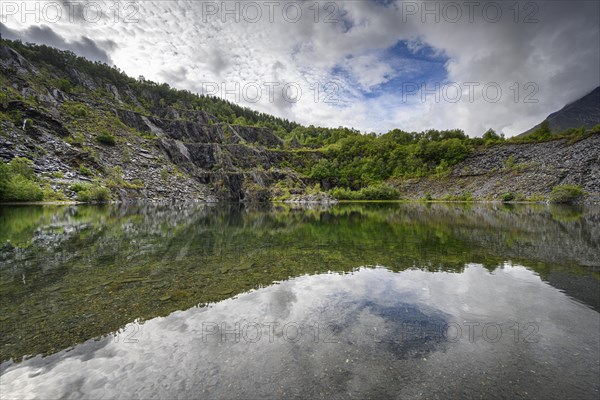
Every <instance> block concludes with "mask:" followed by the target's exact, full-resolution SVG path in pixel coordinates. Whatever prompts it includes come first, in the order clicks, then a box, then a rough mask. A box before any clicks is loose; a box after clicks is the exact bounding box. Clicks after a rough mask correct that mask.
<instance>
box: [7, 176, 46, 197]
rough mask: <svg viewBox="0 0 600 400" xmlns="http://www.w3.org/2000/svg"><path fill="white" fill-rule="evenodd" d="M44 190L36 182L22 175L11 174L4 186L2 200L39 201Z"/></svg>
mask: <svg viewBox="0 0 600 400" xmlns="http://www.w3.org/2000/svg"><path fill="white" fill-rule="evenodd" d="M43 199H44V192H43V191H42V189H41V188H40V185H38V184H37V183H36V182H34V181H31V180H29V179H27V178H26V177H24V176H23V175H13V176H12V177H10V179H8V181H7V183H6V186H5V188H4V193H3V196H2V200H5V201H41V200H43Z"/></svg>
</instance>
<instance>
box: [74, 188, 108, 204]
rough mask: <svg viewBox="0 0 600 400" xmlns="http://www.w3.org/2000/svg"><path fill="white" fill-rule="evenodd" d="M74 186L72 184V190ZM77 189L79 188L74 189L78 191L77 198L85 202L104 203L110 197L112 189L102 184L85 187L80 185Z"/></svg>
mask: <svg viewBox="0 0 600 400" xmlns="http://www.w3.org/2000/svg"><path fill="white" fill-rule="evenodd" d="M73 186H75V185H73ZM73 186H71V188H72V189H71V190H73V189H74V188H73ZM77 189H79V190H73V191H74V192H75V191H76V192H77V200H79V201H83V202H85V203H103V202H107V201H108V200H109V199H110V191H109V190H108V189H107V188H105V187H103V186H100V185H91V186H89V185H88V186H86V187H85V188H84V189H81V188H79V187H77Z"/></svg>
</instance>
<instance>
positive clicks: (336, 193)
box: [330, 184, 400, 200]
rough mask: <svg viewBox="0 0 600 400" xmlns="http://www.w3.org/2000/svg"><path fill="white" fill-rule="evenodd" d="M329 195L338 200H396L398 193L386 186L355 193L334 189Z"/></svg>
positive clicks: (344, 189)
mask: <svg viewBox="0 0 600 400" xmlns="http://www.w3.org/2000/svg"><path fill="white" fill-rule="evenodd" d="M330 194H331V195H332V196H333V197H334V198H336V199H338V200H398V199H399V198H400V192H399V191H398V190H397V189H395V188H393V187H391V186H389V185H386V184H379V185H373V186H367V187H365V188H362V189H360V190H357V191H353V190H350V189H346V188H335V189H333V190H332V191H331V192H330Z"/></svg>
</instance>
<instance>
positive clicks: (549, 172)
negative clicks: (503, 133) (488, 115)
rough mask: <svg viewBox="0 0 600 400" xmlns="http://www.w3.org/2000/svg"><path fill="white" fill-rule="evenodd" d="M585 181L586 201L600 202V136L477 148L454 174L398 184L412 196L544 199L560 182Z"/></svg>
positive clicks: (404, 193)
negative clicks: (576, 139) (506, 194)
mask: <svg viewBox="0 0 600 400" xmlns="http://www.w3.org/2000/svg"><path fill="white" fill-rule="evenodd" d="M562 184H574V185H580V186H581V187H582V188H583V189H584V190H585V191H586V192H587V195H586V200H587V201H591V202H597V201H600V134H598V133H596V134H592V135H590V136H588V137H586V138H583V139H582V140H579V141H577V142H575V143H570V142H569V141H568V140H566V139H560V140H552V141H547V142H542V143H519V144H508V143H507V144H497V145H492V146H488V147H482V148H480V149H477V150H475V151H474V153H473V154H471V155H470V156H469V157H467V159H466V160H464V161H462V162H461V163H459V164H457V165H455V166H454V167H453V168H452V169H451V170H450V172H449V173H447V174H442V175H441V176H434V177H429V178H425V179H410V180H406V181H402V182H398V183H397V185H398V186H399V188H400V189H401V192H402V195H403V196H404V197H407V198H415V199H417V198H423V197H425V196H427V195H429V196H431V197H432V198H443V197H444V196H448V195H450V196H456V197H460V196H461V195H464V194H467V193H468V194H469V195H471V196H472V197H473V198H474V199H481V200H494V199H497V198H499V196H501V195H502V194H505V193H509V192H511V193H513V194H515V195H516V196H517V200H518V199H519V197H520V198H521V199H522V200H525V199H535V200H543V199H544V198H546V197H547V196H548V195H549V193H550V191H551V190H552V188H553V187H554V186H556V185H562Z"/></svg>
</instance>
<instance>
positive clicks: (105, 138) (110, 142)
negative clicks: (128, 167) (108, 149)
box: [96, 132, 116, 146]
mask: <svg viewBox="0 0 600 400" xmlns="http://www.w3.org/2000/svg"><path fill="white" fill-rule="evenodd" d="M96 140H97V141H98V142H100V143H102V144H105V145H107V146H114V145H115V143H116V140H115V137H114V135H113V134H112V133H108V132H102V133H100V134H99V135H98V136H96Z"/></svg>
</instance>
